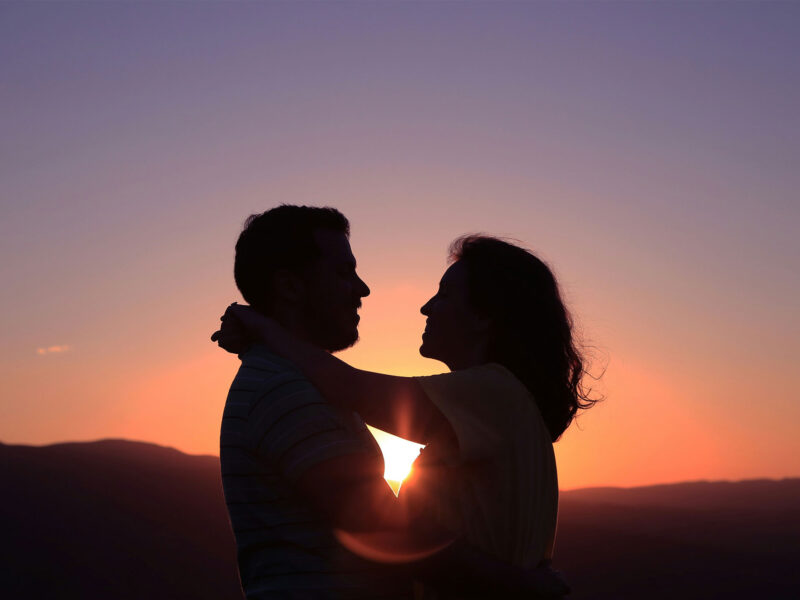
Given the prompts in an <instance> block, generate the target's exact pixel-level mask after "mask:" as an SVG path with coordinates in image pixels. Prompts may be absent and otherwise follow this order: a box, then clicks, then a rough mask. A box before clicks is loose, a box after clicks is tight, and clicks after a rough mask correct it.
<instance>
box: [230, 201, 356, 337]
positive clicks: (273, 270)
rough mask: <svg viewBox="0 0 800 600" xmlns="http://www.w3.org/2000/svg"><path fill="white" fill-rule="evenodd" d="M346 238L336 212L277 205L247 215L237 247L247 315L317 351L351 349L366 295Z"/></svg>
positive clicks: (238, 279)
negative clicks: (263, 318)
mask: <svg viewBox="0 0 800 600" xmlns="http://www.w3.org/2000/svg"><path fill="white" fill-rule="evenodd" d="M349 236H350V224H349V223H348V221H347V219H346V218H345V217H344V215H342V213H340V212H339V211H338V210H336V209H335V208H327V207H326V208H319V207H314V206H290V205H282V206H278V207H277V208H273V209H272V210H268V211H267V212H265V213H262V214H256V215H250V217H248V219H247V220H246V221H245V224H244V229H243V231H242V233H241V235H240V236H239V240H238V241H237V242H236V259H235V262H234V269H233V272H234V278H235V279H236V285H237V287H238V288H239V291H240V292H241V293H242V296H244V299H245V300H246V301H247V302H248V304H250V305H251V306H252V307H253V308H255V309H256V310H258V311H259V312H261V313H262V314H265V315H269V316H271V317H274V318H276V319H277V320H278V321H281V322H282V323H283V324H284V325H285V326H288V327H290V328H291V329H293V330H294V331H295V332H296V333H297V334H299V335H301V336H302V337H304V338H305V339H307V340H308V341H310V342H312V343H314V344H316V345H318V346H320V347H321V348H324V349H326V350H329V351H331V352H335V351H337V350H342V349H344V348H347V347H349V346H352V345H353V344H354V343H355V342H356V340H357V339H358V319H359V317H358V314H357V309H358V307H360V306H361V298H363V297H364V296H367V295H369V288H368V287H367V286H366V284H365V283H364V282H363V281H361V279H360V278H359V277H358V275H357V274H356V261H355V258H354V257H353V253H352V251H351V250H350V243H349V241H348V238H349Z"/></svg>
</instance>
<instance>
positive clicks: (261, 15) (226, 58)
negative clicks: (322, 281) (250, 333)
mask: <svg viewBox="0 0 800 600" xmlns="http://www.w3.org/2000/svg"><path fill="white" fill-rule="evenodd" d="M0 115H2V116H0V252H1V253H2V261H0V282H2V293H1V294H0V315H2V316H0V324H1V325H2V331H3V335H2V338H1V339H0V381H1V382H2V393H1V394H0V441H2V442H3V443H14V444H47V443H52V442H57V441H66V440H92V439H99V438H107V437H124V438H129V439H136V440H143V441H149V442H154V443H158V444H163V445H168V446H174V447H176V448H178V449H181V450H183V451H186V452H189V453H202V454H216V453H217V452H218V443H219V441H218V440H219V420H220V416H221V412H222V407H223V403H224V399H225V396H226V393H227V388H228V386H229V384H230V381H231V379H232V377H233V375H234V374H235V372H236V369H237V368H238V361H237V359H236V358H235V357H233V356H229V355H227V354H225V353H224V352H223V351H221V350H219V349H218V348H217V347H216V346H215V345H214V344H212V343H211V342H210V341H209V339H208V338H209V336H210V334H211V333H212V332H213V331H214V330H215V329H216V325H217V323H218V318H219V316H220V315H221V314H222V312H223V311H224V309H225V307H226V306H227V305H228V304H229V303H230V302H232V301H235V300H240V301H241V297H240V296H239V294H238V292H237V290H236V288H235V285H234V282H233V274H232V272H233V247H234V244H235V241H236V237H237V236H238V233H239V231H240V230H241V226H242V223H243V221H244V219H245V218H246V217H247V216H248V215H249V214H251V213H254V212H263V211H264V210H267V209H269V208H271V207H273V206H276V205H278V204H280V203H284V202H286V203H294V204H312V205H330V206H335V207H337V208H339V209H340V210H341V211H342V212H344V213H345V214H346V215H347V216H348V218H349V219H350V222H351V226H352V237H351V243H352V247H353V251H354V253H355V255H356V257H357V259H358V264H359V272H360V274H361V276H362V278H363V279H364V280H365V281H366V282H367V283H368V284H369V286H370V287H371V289H372V294H371V295H370V296H369V297H368V298H366V299H365V301H364V307H363V310H362V321H361V341H360V342H359V343H358V344H357V345H356V346H355V347H354V348H352V349H350V350H347V351H345V352H344V353H342V354H341V355H340V356H341V357H342V358H344V359H345V360H347V361H349V362H351V363H352V364H353V365H355V366H357V367H360V368H365V369H371V370H376V371H383V372H388V373H393V374H398V375H414V374H431V373H438V372H443V371H444V370H446V367H445V366H444V365H443V364H441V363H437V362H434V361H431V360H428V359H423V358H421V357H420V356H419V355H418V353H417V350H418V347H419V340H420V334H421V331H422V329H423V327H424V317H422V315H420V313H419V307H420V306H422V304H423V303H424V302H425V301H426V300H427V299H428V297H430V296H431V295H432V294H433V293H434V291H435V288H436V285H437V283H438V280H439V277H440V276H441V274H442V272H443V271H444V269H445V268H446V266H447V262H446V258H447V247H448V244H449V243H450V241H451V240H452V239H453V238H455V237H457V236H459V235H461V234H464V233H468V232H486V233H490V234H494V235H501V236H508V237H511V238H514V239H517V240H520V241H521V242H522V243H524V244H525V245H526V246H527V247H529V248H530V249H531V250H532V251H534V252H535V253H536V254H537V255H539V256H540V257H542V258H543V259H544V260H546V261H547V262H548V263H549V264H550V265H551V266H552V268H553V270H554V272H555V273H556V275H557V277H558V279H559V281H560V284H561V286H562V288H563V292H564V295H565V298H566V300H567V303H568V305H569V307H570V310H571V311H572V313H573V315H574V318H575V322H576V333H577V334H578V335H579V337H580V340H581V341H582V343H583V344H584V345H585V346H586V348H587V352H588V354H589V356H590V357H591V358H592V359H593V360H592V367H591V371H592V373H594V374H595V375H600V374H602V377H600V378H599V380H597V381H596V382H594V381H593V382H592V383H593V386H594V387H595V389H596V390H597V393H598V394H602V395H603V396H604V397H605V400H604V401H603V402H602V403H601V404H599V405H598V406H596V407H595V408H593V409H591V410H590V411H587V412H586V413H584V414H583V415H582V416H580V417H579V418H578V419H577V422H576V423H575V424H573V426H572V427H571V428H570V429H569V430H568V431H567V433H566V434H565V435H564V436H563V437H562V439H561V440H560V441H558V442H557V443H556V445H555V448H556V456H557V460H558V470H559V481H560V486H561V487H562V489H570V488H576V487H585V486H595V485H620V486H633V485H644V484H650V483H661V482H672V481H683V480H696V479H743V478H754V477H772V478H777V477H786V476H800V436H798V435H797V432H798V426H797V423H798V422H800V403H799V402H798V400H800V398H799V397H798V390H799V389H800V375H798V374H797V373H798V370H797V368H796V365H797V363H798V359H800V342H799V341H798V340H800V327H798V314H800V313H799V311H798V308H800V277H798V263H799V262H800V261H798V258H800V237H799V236H797V234H796V230H797V228H798V225H799V224H800V201H799V200H798V192H797V190H798V189H800V168H798V167H800V164H798V157H800V4H797V3H792V2H785V3H779V2H674V3H673V2H654V3H632V2H620V3H616V2H598V3H584V2H569V3H548V2H530V3H524V2H515V3H503V2H501V3H494V2H492V3H489V2H437V3H419V2H408V3H406V2H403V3H395V2H380V3H367V2H341V3H329V2H306V3H283V2H272V3H266V2H264V3H259V2H219V3H218V2H201V3H188V2H144V3H116V2H115V3H103V2H64V3H47V2H37V3H16V2H4V3H2V4H0Z"/></svg>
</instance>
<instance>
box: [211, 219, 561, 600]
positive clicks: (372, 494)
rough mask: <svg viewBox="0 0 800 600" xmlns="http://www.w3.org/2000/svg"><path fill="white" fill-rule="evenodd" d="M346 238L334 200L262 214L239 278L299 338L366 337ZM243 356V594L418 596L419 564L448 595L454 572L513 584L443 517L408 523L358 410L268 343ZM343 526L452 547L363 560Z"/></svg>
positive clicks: (229, 431) (237, 411) (239, 488)
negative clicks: (454, 537)
mask: <svg viewBox="0 0 800 600" xmlns="http://www.w3.org/2000/svg"><path fill="white" fill-rule="evenodd" d="M348 237H349V224H348V222H347V219H346V218H345V217H344V216H343V215H342V214H341V213H339V212H338V211H336V210H335V209H332V208H316V207H304V206H286V205H284V206H279V207H277V208H274V209H272V210H270V211H267V212H265V213H263V214H261V215H253V216H251V217H250V218H249V219H248V220H247V222H246V223H245V227H244V230H243V231H242V233H241V235H240V237H239V240H238V242H237V244H236V258H235V266H234V276H235V279H236V284H237V286H238V287H239V290H240V291H241V292H242V295H243V296H244V298H245V300H246V301H247V302H248V303H249V304H250V305H251V306H252V307H254V308H255V309H256V310H258V311H259V312H262V313H263V314H265V315H268V316H271V317H272V318H274V319H275V320H277V321H278V322H280V323H281V324H282V325H283V326H284V327H285V328H287V329H289V330H290V331H292V332H293V333H294V334H295V335H297V336H299V337H301V338H303V339H305V340H306V341H309V342H311V343H312V344H314V345H316V346H318V347H320V348H323V349H325V350H327V351H329V352H335V351H338V350H342V349H344V348H346V347H349V346H351V345H352V344H354V343H355V342H356V340H357V339H358V321H359V317H358V308H359V307H360V305H361V299H362V298H364V297H366V296H367V295H369V288H368V287H367V286H366V284H365V283H364V282H363V281H362V280H361V279H360V278H359V277H358V274H357V273H356V261H355V258H354V257H353V254H352V251H351V249H350V245H349V242H348ZM216 336H217V334H215V337H214V338H212V339H217V338H216ZM241 358H242V366H241V368H240V369H239V372H238V374H237V376H236V378H235V379H234V381H233V384H232V385H231V390H230V393H229V395H228V400H227V403H226V406H225V411H224V414H223V419H222V429H221V438H220V460H221V468H222V481H223V487H224V491H225V499H226V503H227V506H228V511H229V514H230V519H231V524H232V526H233V530H234V534H235V537H236V542H237V549H238V560H239V571H240V575H241V580H242V585H243V587H244V590H245V593H246V595H247V597H248V599H258V598H267V597H269V598H328V597H330V598H411V596H412V593H411V592H412V590H411V578H412V573H413V576H417V577H422V578H424V579H426V581H428V582H429V583H434V584H435V583H436V580H437V579H439V580H441V579H446V580H448V583H447V588H448V589H449V590H451V591H456V589H457V588H456V583H455V581H456V580H458V581H461V582H463V584H462V585H463V587H462V591H465V590H469V591H479V590H480V589H481V587H480V586H481V585H483V586H484V588H483V589H484V591H485V590H489V589H492V587H493V585H492V582H497V585H498V586H499V585H501V583H507V582H508V581H511V580H512V579H513V577H514V576H515V574H516V570H515V571H514V573H509V570H510V569H511V567H506V566H505V565H502V564H498V563H496V561H493V560H492V559H489V558H488V557H484V556H482V555H480V554H476V553H475V552H473V551H472V550H471V549H469V548H468V547H466V546H464V545H463V544H461V543H458V542H457V543H454V544H449V545H448V544H446V543H443V542H447V541H449V540H447V539H445V533H444V532H441V531H438V530H437V528H436V526H435V525H433V524H431V523H420V522H417V523H416V524H415V525H414V527H410V526H409V519H408V517H407V516H406V515H405V514H403V512H402V511H401V510H400V507H399V505H398V503H397V502H396V501H395V498H394V495H393V494H392V492H391V490H390V488H389V486H388V485H387V484H386V482H385V481H384V479H383V470H384V469H383V459H382V456H381V454H380V450H379V448H378V447H377V444H376V443H375V441H374V440H373V439H372V437H371V435H370V434H369V432H368V431H367V429H366V426H365V425H364V423H363V421H361V419H360V418H359V417H358V416H357V415H355V414H343V413H342V412H340V411H338V410H337V409H335V408H334V407H332V406H331V405H329V404H328V403H327V402H325V400H324V399H323V398H322V397H321V396H320V395H319V393H318V392H317V391H316V390H315V389H314V387H313V386H312V385H311V384H310V383H309V382H308V380H307V379H306V378H305V377H304V376H303V375H302V374H301V373H300V372H299V371H298V370H297V369H296V368H295V367H294V366H293V365H292V364H291V363H289V362H287V361H285V360H283V359H281V358H278V357H276V356H274V355H272V354H270V353H269V352H267V351H266V349H264V348H263V347H258V346H255V347H253V348H251V349H250V350H248V351H247V352H246V353H244V354H242V355H241ZM334 529H339V530H343V531H345V532H351V533H352V532H376V531H383V530H390V531H393V532H396V533H399V537H398V538H397V539H398V541H399V543H402V544H403V545H404V546H405V547H417V548H419V547H425V546H426V544H429V545H431V546H438V547H442V546H447V549H446V550H444V551H442V552H438V553H436V554H434V555H433V556H432V557H431V558H429V559H427V560H423V561H418V562H417V563H415V564H414V565H413V571H409V569H408V568H405V567H388V566H385V565H381V564H378V563H375V562H369V561H366V560H363V559H361V558H359V557H357V556H355V555H354V554H352V553H350V552H349V551H347V550H345V549H344V548H343V547H342V546H341V545H340V544H338V543H337V541H336V538H335V536H334V533H333V530H334ZM423 532H424V533H423ZM422 554H424V552H423V553H422ZM428 554H430V552H428ZM457 567H458V571H456V568H457ZM545 579H546V578H545ZM548 586H550V587H551V588H552V587H553V582H552V581H545V582H544V587H545V588H546V587H548ZM528 589H529V590H530V589H533V588H530V587H529V588H528Z"/></svg>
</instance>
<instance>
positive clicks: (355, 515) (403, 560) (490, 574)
mask: <svg viewBox="0 0 800 600" xmlns="http://www.w3.org/2000/svg"><path fill="white" fill-rule="evenodd" d="M365 458H366V459H368V458H369V457H367V456H366V455H363V458H361V457H360V456H359V455H347V456H342V457H339V458H337V459H332V460H329V461H325V462H322V463H320V464H318V465H316V466H315V467H313V468H311V469H309V470H308V471H307V473H306V474H305V475H304V476H303V477H302V478H301V479H300V480H298V484H297V485H298V491H299V492H300V493H301V494H302V495H303V497H305V498H306V499H307V500H308V501H309V502H310V503H311V504H312V505H313V506H314V507H315V508H317V510H319V511H320V512H321V513H322V514H324V515H326V516H327V517H328V518H329V520H330V521H331V523H332V524H333V525H334V527H336V528H337V529H338V531H337V537H338V539H339V541H340V542H341V543H342V544H343V545H344V546H345V547H347V548H348V549H350V550H351V551H353V552H354V553H356V554H358V555H360V556H362V557H363V558H367V559H370V560H376V561H379V562H385V563H391V564H393V568H394V569H396V570H397V571H400V572H402V573H405V574H407V576H408V577H411V578H417V579H420V580H422V581H424V582H425V583H426V584H428V585H431V586H432V587H434V588H439V589H441V590H442V591H443V592H448V593H450V594H453V593H456V594H458V595H460V596H464V597H487V596H490V595H491V596H497V595H501V596H502V597H504V598H518V597H519V598H522V597H524V598H561V597H563V596H564V595H565V594H566V593H567V592H568V591H569V588H568V587H567V586H566V584H565V582H564V580H563V579H562V578H561V577H560V576H559V575H558V574H557V573H556V572H554V571H552V570H551V569H547V568H540V569H522V568H519V567H514V566H512V565H510V564H508V563H506V562H504V561H501V560H499V559H497V558H495V557H492V556H490V555H489V554H487V553H485V552H483V551H481V550H479V549H477V548H475V547H473V546H471V545H469V544H467V543H466V542H465V541H464V540H463V539H459V538H457V537H456V536H455V535H454V534H452V533H451V532H449V531H446V530H445V529H443V528H441V527H439V526H438V525H437V524H435V523H434V522H433V521H432V520H430V519H428V518H426V517H425V516H424V515H413V514H409V513H408V512H407V511H406V510H405V509H404V507H403V506H402V505H401V503H400V502H399V501H397V499H396V498H395V496H394V494H392V492H391V490H390V488H389V486H388V485H387V484H386V482H385V480H384V479H383V477H382V476H381V475H380V473H379V472H376V469H375V467H374V461H373V464H370V461H369V460H365Z"/></svg>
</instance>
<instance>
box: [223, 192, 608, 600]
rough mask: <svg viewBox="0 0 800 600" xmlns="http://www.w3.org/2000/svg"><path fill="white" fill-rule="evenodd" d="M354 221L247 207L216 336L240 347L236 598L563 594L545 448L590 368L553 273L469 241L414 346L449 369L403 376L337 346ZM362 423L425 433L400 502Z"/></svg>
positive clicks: (534, 261) (235, 406) (345, 327)
mask: <svg viewBox="0 0 800 600" xmlns="http://www.w3.org/2000/svg"><path fill="white" fill-rule="evenodd" d="M349 235H350V227H349V223H348V221H347V219H346V218H345V217H344V216H343V215H342V214H341V213H340V212H338V211H337V210H335V209H333V208H319V207H306V206H289V205H283V206H279V207H277V208H274V209H272V210H269V211H267V212H265V213H263V214H259V215H252V216H251V217H250V218H249V219H248V220H247V221H246V223H245V227H244V230H243V231H242V233H241V235H240V236H239V240H238V242H237V244H236V258H235V266H234V275H235V279H236V284H237V286H238V288H239V290H240V291H241V293H242V295H243V296H244V299H245V300H246V301H247V303H248V304H249V306H241V305H236V304H234V305H232V306H231V307H229V308H228V310H227V311H226V313H225V315H224V316H223V318H222V325H221V328H220V330H219V331H217V332H215V333H214V335H213V336H212V339H213V340H215V341H217V342H218V343H219V345H220V346H222V347H223V348H225V349H226V350H228V351H229V352H234V353H238V354H239V357H240V359H241V361H242V364H241V368H240V369H239V371H238V373H237V375H236V377H235V379H234V381H233V383H232V385H231V389H230V392H229V394H228V399H227V402H226V405H225V410H224V413H223V418H222V429H221V438H220V460H221V468H222V481H223V487H224V492H225V500H226V504H227V507H228V511H229V515H230V520H231V524H232V527H233V531H234V535H235V537H236V543H237V552H238V563H239V573H240V577H241V582H242V587H243V589H244V591H245V594H246V596H247V598H248V600H252V599H261V598H293V599H294V598H298V599H300V598H309V599H316V598H353V599H360V598H398V599H401V598H402V599H411V598H424V599H429V598H430V599H433V598H439V599H445V598H468V597H479V598H513V597H524V598H537V597H538V598H558V597H562V596H564V595H565V594H566V593H567V591H568V588H567V586H566V584H565V583H564V581H563V580H562V579H561V578H560V576H559V575H558V574H557V573H556V572H555V571H553V570H552V569H550V568H549V566H548V565H549V562H550V559H551V557H552V552H553V542H554V539H555V531H556V516H557V511H558V484H557V476H556V465H555V458H554V454H553V442H554V441H555V440H556V439H558V437H559V436H560V435H561V434H562V433H563V432H564V430H565V429H566V428H567V427H568V426H569V424H570V422H571V421H572V420H573V418H574V416H575V414H576V412H577V411H578V410H579V409H583V408H587V407H589V406H590V405H591V404H592V400H590V399H589V398H588V397H587V396H586V394H585V393H584V391H583V388H582V387H581V376H582V375H583V372H584V371H583V363H582V358H581V354H580V352H579V350H578V349H577V348H576V345H575V343H574V342H573V338H572V325H571V320H570V317H569V314H568V312H567V310H566V308H565V307H564V304H563V302H562V300H561V297H560V294H559V291H558V286H557V283H556V280H555V278H554V277H553V274H552V273H551V271H550V269H549V268H548V267H547V266H546V265H545V264H544V263H543V262H542V261H540V260H539V259H538V258H536V257H535V256H534V255H533V254H531V253H530V252H528V251H527V250H525V249H523V248H521V247H519V246H517V245H514V244H511V243H508V242H506V241H503V240H499V239H496V238H491V237H485V236H468V237H464V238H461V239H459V240H456V242H454V243H453V245H452V246H451V256H450V258H451V265H450V267H449V268H448V269H447V270H446V271H445V273H444V275H443V276H442V278H441V281H440V282H439V289H438V291H437V292H436V294H435V295H434V296H433V297H432V298H431V299H430V300H429V301H428V302H427V303H426V304H425V305H424V306H423V307H422V309H421V311H422V313H423V314H424V315H425V316H426V317H427V322H426V327H425V332H424V333H423V335H422V345H421V347H420V353H421V354H422V355H423V356H425V357H428V358H432V359H435V360H439V361H441V362H443V363H445V364H446V365H447V367H448V368H449V369H450V372H449V373H445V374H442V375H434V376H428V377H396V376H392V375H386V374H382V373H373V372H368V371H362V370H359V369H356V368H354V367H352V366H350V365H348V364H347V363H345V362H343V361H341V360H339V359H338V358H336V357H335V356H333V353H334V352H336V351H338V350H342V349H344V348H347V347H349V346H351V345H353V344H354V343H355V342H356V340H357V339H358V322H359V316H358V308H359V307H360V306H361V299H362V298H364V297H366V296H368V295H369V293H370V290H369V288H368V287H367V285H366V284H365V283H364V282H363V281H362V280H361V279H360V277H359V276H358V274H357V272H356V260H355V257H354V256H353V254H352V251H351V249H350V244H349ZM365 423H369V424H370V425H374V426H375V427H377V428H379V429H383V430H384V431H387V432H389V433H394V434H396V435H399V436H401V437H403V438H406V439H409V440H412V441H415V442H418V443H420V444H424V445H425V448H424V450H422V452H421V454H420V456H419V458H418V459H417V460H416V462H415V463H414V466H413V470H412V473H411V475H410V476H409V478H408V479H407V480H406V482H405V483H404V484H403V487H402V488H401V491H400V494H399V497H395V495H394V494H393V492H392V491H391V489H390V488H389V486H388V484H387V483H386V481H385V480H384V479H383V472H384V464H383V458H382V455H381V453H380V450H379V448H378V447H377V445H376V443H375V441H374V439H373V438H372V436H371V435H370V433H369V431H368V430H367V428H366V426H365Z"/></svg>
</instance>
